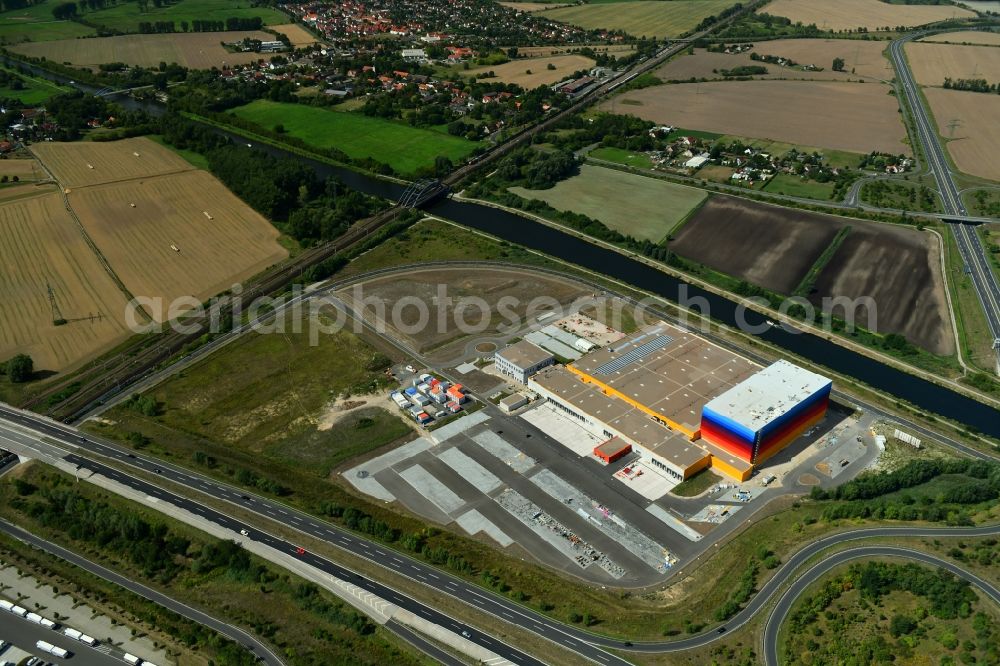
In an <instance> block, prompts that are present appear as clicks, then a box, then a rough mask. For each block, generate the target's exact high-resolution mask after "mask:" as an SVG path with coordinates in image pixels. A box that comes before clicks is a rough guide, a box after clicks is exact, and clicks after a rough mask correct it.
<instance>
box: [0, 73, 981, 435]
mask: <svg viewBox="0 0 1000 666" xmlns="http://www.w3.org/2000/svg"><path fill="white" fill-rule="evenodd" d="M5 60H6V58H0V61H5ZM7 64H9V65H13V66H15V67H16V66H23V65H22V63H19V62H7ZM29 68H30V69H31V70H32V71H33V72H34V73H35V74H37V75H40V76H45V77H47V78H49V79H52V80H55V81H58V82H60V83H67V82H68V81H69V79H67V78H66V77H62V76H59V75H55V74H52V73H50V72H46V71H45V70H42V69H40V68H37V67H33V66H29ZM74 85H76V87H78V88H80V89H82V90H85V91H86V92H91V93H93V92H95V91H96V90H97V89H96V88H94V87H93V86H89V85H85V84H80V83H76V84H74ZM115 101H117V102H119V103H122V104H123V106H126V107H130V108H143V109H145V110H146V111H148V112H150V113H153V114H157V115H158V114H161V113H162V112H163V107H162V106H160V105H159V104H155V103H140V102H137V101H135V100H132V99H116V100H115ZM214 129H216V131H218V132H219V133H220V134H223V135H225V136H228V137H229V138H230V139H231V140H233V141H234V142H237V143H241V144H249V145H250V146H252V148H253V149H254V150H259V151H263V152H266V153H268V154H271V155H275V156H281V157H288V158H290V159H294V160H298V161H299V162H301V163H303V164H306V165H308V166H310V167H311V168H313V169H315V170H316V172H317V174H319V175H320V176H322V177H329V176H336V177H338V178H340V179H341V180H342V181H343V182H344V183H345V184H346V185H348V186H349V187H351V188H354V189H356V190H359V191H361V192H365V193H367V194H371V195H374V196H379V197H383V198H386V199H391V200H393V201H395V200H396V199H398V198H399V196H400V195H401V194H402V192H403V190H404V189H405V187H404V186H403V185H400V184H398V183H394V182H391V181H387V180H382V179H379V178H375V177H374V176H368V175H366V174H362V173H359V172H356V171H352V170H350V169H347V168H345V167H336V166H333V165H330V164H326V163H324V162H319V161H317V160H313V159H310V158H307V157H304V156H302V155H298V154H296V153H293V152H289V151H286V150H282V149H280V148H276V147H274V146H271V145H268V144H261V143H255V142H253V141H249V142H248V140H247V139H246V138H244V137H241V136H238V135H236V134H233V133H231V132H227V131H225V130H221V129H218V128H214ZM429 212H432V213H433V214H434V215H438V216H440V217H443V218H446V219H448V220H452V221H454V222H458V223H459V224H462V225H465V226H467V227H470V228H473V229H476V230H479V231H482V232H485V233H488V234H491V235H493V236H496V237H498V238H501V239H503V240H506V241H509V242H511V243H517V244H520V245H523V246H525V247H527V248H530V249H532V250H537V251H539V252H542V253H544V254H547V255H550V256H553V257H556V258H558V259H562V260H564V261H567V262H570V263H573V264H576V265H578V266H582V267H583V268H586V269H589V270H592V271H595V272H597V273H601V274H603V275H606V276H608V277H610V278H614V279H616V280H620V281H622V282H625V283H627V284H631V285H634V286H636V287H638V288H640V289H642V290H645V291H648V292H650V293H652V294H656V295H657V296H660V297H662V298H664V299H666V300H669V301H671V302H674V303H677V302H678V301H679V300H680V299H681V297H682V296H683V297H685V298H686V299H688V301H689V302H690V300H692V299H698V298H700V299H704V301H705V302H707V303H708V306H709V312H710V313H711V316H712V317H713V318H714V319H716V320H718V321H720V322H722V323H724V324H726V325H728V326H732V327H737V326H740V324H741V322H740V321H739V320H738V317H739V316H740V313H741V312H743V316H742V320H743V321H744V322H745V323H746V324H749V325H750V326H752V327H754V330H758V331H760V332H759V333H757V334H756V335H757V337H759V338H761V339H762V340H764V341H766V342H768V343H770V344H772V345H775V346H777V347H780V348H782V349H785V350H787V351H789V352H791V353H792V354H795V355H798V356H801V357H803V358H807V359H809V360H810V361H813V362H814V363H816V364H818V365H821V366H825V367H828V368H830V369H832V370H834V371H835V372H838V373H841V374H844V375H848V376H851V377H855V378H857V379H858V380H860V381H862V382H864V383H865V384H868V385H869V386H872V387H874V388H876V389H878V390H880V391H883V392H885V393H888V394H890V395H894V396H897V397H898V398H900V399H902V400H904V401H906V402H909V403H911V404H913V405H915V406H916V407H918V408H919V409H921V410H924V411H927V412H929V413H933V414H939V415H941V416H944V417H946V418H949V419H952V420H954V421H956V422H959V423H964V424H966V425H968V426H970V427H972V428H975V429H976V430H979V431H980V432H983V433H985V434H987V435H990V436H991V437H994V438H996V439H1000V411H998V410H996V409H993V408H992V407H989V406H988V405H985V404H983V403H981V402H978V401H976V400H973V399H971V398H968V397H966V396H964V395H962V394H960V393H956V392H955V391H952V390H951V389H948V388H945V387H943V386H939V385H938V384H935V383H933V382H929V381H926V380H924V379H920V378H918V377H914V376H913V375H910V374H907V373H905V372H902V371H900V370H897V369H895V368H893V367H890V366H888V365H886V364H884V363H881V362H879V361H877V360H874V359H872V358H869V357H867V356H865V355H863V354H859V353H857V352H854V351H851V350H850V349H847V348H845V347H842V346H840V345H838V344H835V343H833V342H830V341H829V340H826V339H825V338H822V337H820V336H817V335H813V334H811V333H803V332H799V331H790V330H786V329H785V328H783V327H780V326H767V325H766V318H765V317H764V316H762V315H759V314H757V313H755V312H752V311H745V310H744V309H742V308H740V307H739V306H738V304H737V303H736V302H734V301H732V300H730V299H728V298H724V297H722V296H718V295H716V294H714V293H712V292H708V291H705V290H703V289H701V288H699V287H697V286H694V285H690V284H688V283H686V282H684V281H682V280H679V279H677V278H674V277H672V276H670V275H667V274H666V273H663V272H662V271H659V270H657V269H655V268H653V267H651V266H649V265H647V264H645V263H642V262H640V261H636V260H635V259H632V258H630V257H627V256H625V255H622V254H620V253H618V252H615V251H613V250H608V249H605V248H603V247H599V246H597V245H594V244H592V243H588V242H586V241H584V240H581V239H580V238H577V237H576V236H573V235H571V234H568V233H565V232H562V231H560V230H558V229H555V228H553V227H549V226H545V225H543V224H539V223H536V222H532V221H531V220H529V219H527V218H524V217H521V216H519V215H515V214H513V213H509V212H506V211H503V210H499V209H497V208H492V207H489V206H483V205H480V204H475V203H470V202H460V201H455V200H452V199H445V200H442V201H438V202H436V203H434V204H432V205H431V206H430V208H429ZM682 288H683V291H682Z"/></svg>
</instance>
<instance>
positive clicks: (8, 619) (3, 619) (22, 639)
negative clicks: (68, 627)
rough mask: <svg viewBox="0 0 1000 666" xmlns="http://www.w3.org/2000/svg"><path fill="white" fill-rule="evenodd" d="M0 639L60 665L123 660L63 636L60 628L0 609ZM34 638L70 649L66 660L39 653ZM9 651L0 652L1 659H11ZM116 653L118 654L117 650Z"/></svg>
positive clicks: (115, 665)
mask: <svg viewBox="0 0 1000 666" xmlns="http://www.w3.org/2000/svg"><path fill="white" fill-rule="evenodd" d="M0 640H3V641H7V642H8V643H11V644H13V645H14V646H15V647H18V648H20V649H22V650H24V651H25V652H27V653H28V654H30V655H33V656H35V657H40V658H42V659H44V660H45V661H51V662H52V663H54V664H59V665H60V666H62V664H73V665H74V666H75V665H78V664H79V665H81V666H121V665H122V663H123V662H122V660H121V659H120V658H118V657H116V656H112V655H110V654H108V653H107V652H104V651H102V650H99V649H96V648H92V647H90V646H87V645H84V644H83V643H81V642H80V641H75V640H73V639H71V638H69V637H68V636H64V635H63V634H62V632H61V631H53V630H52V629H46V628H45V627H42V626H39V625H37V624H35V623H34V622H28V621H27V620H25V619H24V618H23V617H18V616H16V615H14V614H13V613H8V612H6V611H0ZM37 641H46V642H48V643H52V644H53V645H56V646H58V647H61V648H64V649H65V650H68V651H69V653H70V656H69V657H67V658H66V659H60V658H59V657H56V656H55V655H51V654H48V653H47V652H42V651H41V650H39V649H38V648H37V647H35V643H36V642H37ZM102 647H105V646H104V644H101V645H98V646H97V648H102ZM9 653H10V648H7V649H6V650H4V651H3V652H0V662H2V661H4V660H7V661H10V660H11V657H10V656H9ZM118 654H121V651H120V650H119V651H118Z"/></svg>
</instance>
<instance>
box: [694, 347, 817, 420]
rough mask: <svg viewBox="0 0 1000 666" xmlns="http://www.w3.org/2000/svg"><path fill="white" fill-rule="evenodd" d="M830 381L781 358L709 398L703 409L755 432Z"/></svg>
mask: <svg viewBox="0 0 1000 666" xmlns="http://www.w3.org/2000/svg"><path fill="white" fill-rule="evenodd" d="M831 383H832V382H831V380H830V379H827V378H826V377H823V376H822V375H817V374H816V373H815V372H810V371H809V370H806V369H804V368H800V367H799V366H797V365H793V364H792V363H789V362H788V361H784V360H781V361H777V362H775V363H772V364H771V365H769V366H767V367H766V368H764V369H763V370H761V371H760V372H757V373H755V374H753V375H751V376H750V377H748V378H746V379H745V380H743V381H742V382H740V383H739V384H737V385H736V386H734V387H732V388H731V389H729V390H728V391H726V392H725V393H723V394H722V395H720V396H719V397H717V398H715V399H714V400H711V401H709V402H708V404H706V405H705V409H706V410H709V411H711V412H714V413H715V414H717V415H719V416H722V417H725V418H727V419H731V420H732V421H734V422H736V423H738V424H739V425H741V426H744V427H746V428H748V429H750V430H751V431H753V432H757V431H759V430H760V429H761V428H763V427H764V426H766V425H767V424H768V423H770V422H771V421H773V420H775V419H777V418H779V417H781V416H783V415H784V414H785V413H786V412H788V411H789V410H790V409H792V408H794V407H795V406H796V405H798V404H799V403H801V402H802V401H803V400H805V399H806V398H809V397H810V396H812V395H815V394H816V393H818V392H819V391H821V390H823V389H825V388H826V387H827V386H829V385H830V384H831Z"/></svg>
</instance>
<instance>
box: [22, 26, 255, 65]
mask: <svg viewBox="0 0 1000 666" xmlns="http://www.w3.org/2000/svg"><path fill="white" fill-rule="evenodd" d="M247 37H248V38H250V39H260V40H269V39H274V36H273V35H271V34H268V33H266V32H260V31H246V32H235V31H234V32H189V33H180V34H169V35H119V36H116V37H94V38H92V39H84V40H81V39H60V40H56V41H51V42H41V43H37V42H26V43H24V44H18V45H17V46H13V47H11V49H10V50H11V51H14V52H15V53H21V54H23V55H26V56H31V57H33V58H40V57H45V58H48V59H49V60H54V61H56V62H68V63H71V64H73V65H76V66H77V67H87V68H90V69H96V68H97V66H98V65H101V64H103V63H109V62H123V63H126V64H128V65H139V66H142V67H156V66H157V65H159V64H160V63H161V62H165V63H177V64H178V65H181V66H182V67H188V68H190V69H211V68H212V67H222V66H223V64H226V65H242V64H246V63H248V62H254V61H256V60H259V59H261V58H265V59H266V58H268V57H269V56H267V55H262V54H260V53H231V52H229V51H227V50H226V49H225V48H224V47H223V46H222V43H221V42H223V41H226V42H230V41H239V40H241V39H243V38H247Z"/></svg>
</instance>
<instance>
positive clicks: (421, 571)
mask: <svg viewBox="0 0 1000 666" xmlns="http://www.w3.org/2000/svg"><path fill="white" fill-rule="evenodd" d="M0 446H4V447H5V448H13V449H15V450H17V449H20V450H27V451H28V452H29V453H30V452H35V457H38V458H40V459H43V460H45V459H48V460H53V459H62V460H65V461H67V462H69V463H71V464H73V465H76V466H77V467H78V468H79V469H80V470H81V471H84V470H86V471H89V472H91V473H95V474H100V475H101V476H104V477H106V478H109V479H111V480H113V481H116V482H118V483H121V484H123V485H125V486H127V487H129V488H131V489H133V490H135V491H137V492H140V493H143V494H145V495H147V496H149V497H151V498H153V499H155V500H156V501H157V503H168V504H171V505H174V506H176V507H178V508H181V509H183V510H186V511H189V512H191V513H193V514H196V515H198V516H200V517H201V518H203V519H205V520H209V521H211V522H213V523H215V524H217V525H219V526H221V527H223V528H225V529H228V530H232V531H234V532H235V531H239V530H240V529H246V530H247V531H248V532H249V536H248V538H249V539H252V540H254V541H256V542H259V543H261V544H264V545H266V546H268V547H270V548H273V549H275V550H277V551H279V552H282V553H285V554H292V555H295V554H296V552H297V548H298V547H297V546H296V545H295V544H293V543H291V542H289V541H287V540H284V539H281V538H279V537H276V536H274V535H272V534H269V533H268V532H265V531H263V530H260V529H258V528H255V527H254V526H253V525H249V524H247V523H245V522H243V521H240V520H237V519H235V518H232V517H231V516H228V515H226V514H225V513H223V512H221V511H218V510H216V509H213V508H210V507H207V506H205V505H203V504H201V503H199V502H198V501H196V500H194V499H191V497H195V496H196V495H195V494H194V493H203V494H205V495H208V496H210V497H213V498H215V499H219V500H223V501H226V502H229V503H231V504H234V505H238V506H240V507H242V508H243V509H247V510H250V511H252V512H254V513H257V514H258V515H260V516H261V517H262V518H266V519H270V520H275V521H279V522H281V523H283V524H284V525H286V526H287V527H289V528H292V529H295V530H297V531H299V532H301V533H303V534H307V535H309V536H311V537H314V538H316V539H320V540H322V541H325V542H327V543H328V544H330V545H332V546H335V547H337V548H340V549H342V550H345V551H347V552H350V553H352V554H353V555H356V556H359V557H362V558H365V559H367V560H369V561H370V562H372V563H374V564H377V565H379V566H381V567H384V568H386V569H388V570H391V571H393V572H394V573H396V574H398V575H402V576H405V577H407V578H409V579H411V580H413V581H414V582H417V583H420V584H423V585H426V586H428V587H430V588H432V589H434V590H436V591H438V592H442V593H444V594H447V595H449V596H451V597H453V598H455V599H457V600H459V601H462V602H463V603H466V604H468V605H470V606H472V607H474V608H476V609H477V610H479V611H482V612H485V613H488V614H490V615H492V616H494V617H495V618H497V619H498V620H500V621H503V622H508V623H510V624H513V625H515V626H517V627H520V628H521V629H524V630H527V631H530V632H533V633H535V634H537V635H539V636H541V637H543V638H546V639H548V640H550V641H552V642H554V643H556V644H558V645H559V646H560V647H562V648H565V649H567V650H571V651H573V652H575V653H576V654H578V655H579V656H580V657H581V658H585V659H587V660H590V661H592V662H593V663H597V664H615V665H616V666H624V665H625V664H628V663H629V662H628V661H626V660H624V659H622V658H620V657H618V656H616V655H614V654H611V653H609V652H607V651H605V650H604V649H602V648H616V649H619V650H627V651H636V652H645V653H666V652H678V651H682V650H689V649H692V648H697V647H702V646H704V645H708V644H709V643H712V642H713V641H715V640H718V639H719V638H720V637H721V636H722V635H723V634H724V633H728V632H731V631H733V630H735V629H737V628H739V627H742V626H743V625H744V624H746V623H747V622H749V621H750V620H751V619H752V618H753V617H754V616H755V615H756V614H757V613H759V612H760V611H761V610H762V608H763V607H764V606H765V605H766V604H767V603H768V602H769V601H770V600H771V599H772V597H773V596H774V595H775V594H776V593H777V592H778V591H779V590H780V589H781V588H782V586H783V585H784V584H785V583H787V582H789V581H794V580H795V572H796V570H797V569H798V568H799V567H801V566H802V565H803V564H805V563H806V562H807V561H808V560H810V559H811V558H813V557H814V556H816V555H818V554H820V553H821V552H822V551H823V550H825V549H826V548H829V547H831V546H835V545H838V544H844V543H851V542H855V541H859V540H862V539H868V538H883V539H886V538H894V537H926V538H934V537H945V536H964V537H981V536H997V535H1000V526H988V527H879V528H869V529H860V530H852V531H849V532H845V533H840V534H836V535H832V536H829V537H826V538H825V539H820V540H817V541H813V542H811V543H809V544H808V545H806V546H805V547H803V548H802V549H801V550H799V551H798V552H796V553H795V554H793V555H792V556H790V557H789V558H787V560H786V562H785V563H784V564H783V565H782V566H781V567H780V568H779V569H778V571H777V573H776V574H775V576H774V577H773V578H772V579H770V580H769V581H768V582H767V583H766V584H765V585H764V586H762V588H761V589H760V591H759V592H758V593H757V594H756V595H755V596H754V597H753V599H751V601H750V602H749V604H748V605H747V606H746V607H744V608H743V609H742V610H741V611H740V612H739V613H738V614H737V615H735V616H734V617H733V618H731V619H730V620H729V621H728V622H727V623H726V625H725V628H724V629H723V631H722V632H720V631H719V629H718V628H713V629H711V630H709V631H707V632H705V633H702V634H698V635H694V636H690V637H687V638H685V639H682V640H677V641H656V642H635V643H632V642H627V641H623V640H621V639H615V638H610V637H606V636H600V635H597V634H593V633H590V632H588V631H586V630H584V629H580V628H577V627H574V626H570V625H565V624H563V623H561V622H557V621H555V620H552V619H550V618H548V617H546V616H545V615H542V614H540V613H538V612H536V611H534V610H532V609H529V608H527V607H525V606H522V605H520V604H518V603H515V602H513V601H511V600H510V599H508V598H506V597H503V596H500V595H496V594H493V593H492V592H489V591H487V590H484V589H483V588H480V587H479V586H476V585H473V584H470V583H467V582H465V581H464V580H462V579H459V578H457V577H454V576H451V575H449V574H447V573H445V572H444V571H441V570H439V569H437V568H435V567H432V566H428V565H427V564H425V563H424V562H422V561H420V560H417V559H414V558H411V557H409V556H407V555H405V554H403V553H400V552H397V551H395V550H392V549H388V548H386V547H385V546H383V545H381V544H378V543H375V542H373V541H369V540H368V539H365V538H363V537H360V536H358V535H355V534H353V533H350V532H347V531H345V530H342V529H340V528H338V527H336V526H334V525H331V524H329V523H326V522H325V521H321V520H319V519H317V518H314V517H313V516H310V515H308V514H306V513H303V512H301V511H298V510H295V509H293V508H291V507H289V506H286V505H284V504H281V503H279V502H274V501H271V500H269V499H267V498H264V497H261V496H258V495H255V494H252V493H248V492H247V491H244V490H242V489H239V488H236V487H233V486H229V485H227V484H222V483H219V482H217V481H215V480H213V479H210V478H208V477H204V476H201V475H199V474H194V473H191V472H189V471H187V470H184V469H182V468H178V467H175V466H172V465H169V464H167V463H164V462H162V461H159V460H154V459H149V458H144V457H142V456H139V455H137V454H134V453H132V452H130V451H128V450H127V449H124V448H122V447H118V446H116V445H113V444H111V443H109V442H105V441H102V440H98V439H96V438H93V437H91V436H90V435H83V434H81V433H80V432H79V431H76V430H75V429H73V428H71V427H69V426H65V425H63V424H60V423H56V422H54V421H51V420H49V419H46V418H44V417H40V416H37V415H34V414H30V413H26V412H21V411H19V410H15V409H12V408H8V407H6V406H2V407H0ZM88 453H94V454H98V455H101V456H106V457H108V458H111V459H113V460H115V461H116V462H117V463H119V464H124V465H128V466H132V467H134V468H136V469H137V470H142V471H144V472H147V473H152V474H158V475H160V476H162V477H163V478H164V479H167V480H169V481H172V482H174V483H177V484H180V485H182V486H184V487H186V488H187V489H189V490H191V491H193V492H192V493H191V497H181V496H180V495H177V494H175V493H172V492H168V491H166V490H164V489H162V488H160V487H158V486H157V485H155V484H152V483H149V482H147V481H145V480H143V479H141V478H138V477H136V476H133V475H131V474H129V473H126V472H124V471H121V470H120V469H116V468H112V467H109V466H107V465H105V464H103V463H101V462H99V461H97V460H94V459H93V458H90V457H87V454H88ZM300 559H301V560H302V561H303V562H304V563H305V564H307V565H309V566H312V567H314V568H316V569H317V570H319V571H322V572H324V573H327V574H329V575H331V576H334V577H336V578H339V579H341V580H344V581H347V582H349V583H351V584H353V585H356V586H358V587H360V588H362V589H364V590H366V591H368V592H371V593H372V594H374V595H376V596H378V597H379V598H381V599H384V600H386V601H389V602H390V603H393V604H395V605H397V606H399V607H400V608H404V609H406V610H409V611H411V612H413V613H415V614H417V615H419V616H420V617H423V618H424V619H426V620H428V621H430V622H433V623H435V624H438V625H440V626H442V627H444V628H445V629H447V630H449V631H452V632H455V633H460V632H462V631H466V632H468V634H469V637H468V638H469V640H471V641H472V642H474V643H476V644H478V645H481V646H482V647H484V648H486V649H488V650H490V651H492V652H494V653H496V654H498V655H500V656H502V657H504V658H505V659H508V660H510V661H511V662H512V663H517V664H541V663H542V662H540V661H538V660H537V659H535V658H533V657H531V656H529V655H527V654H525V653H523V652H521V651H520V650H517V649H516V648H514V647H512V646H509V645H507V644H505V643H502V642H500V641H498V640H496V639H494V638H493V637H491V636H490V635H489V634H487V633H485V632H482V631H479V630H477V629H475V628H473V627H470V626H468V625H465V624H463V623H461V622H459V621H458V620H456V619H454V618H452V617H450V616H448V615H447V614H445V613H441V612H439V611H437V610H435V609H433V608H431V607H429V606H427V605H425V604H423V603H421V602H419V601H417V600H415V599H413V598H411V597H408V596H406V595H403V594H401V593H399V592H397V591H396V590H394V589H392V588H391V587H388V586H386V585H382V584H380V583H378V582H376V581H374V580H371V579H368V578H366V577H364V576H361V575H359V574H357V573H355V572H353V571H350V570H348V569H346V568H344V567H342V566H340V565H338V564H336V563H334V562H332V561H330V560H328V559H325V558H323V557H320V556H318V555H315V554H313V553H309V552H306V553H305V554H304V555H301V556H300Z"/></svg>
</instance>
